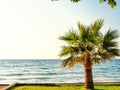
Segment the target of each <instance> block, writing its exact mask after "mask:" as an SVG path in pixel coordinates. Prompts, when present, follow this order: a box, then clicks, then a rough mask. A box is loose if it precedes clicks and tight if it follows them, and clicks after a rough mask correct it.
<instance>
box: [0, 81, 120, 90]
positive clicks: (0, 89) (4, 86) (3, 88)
mask: <svg viewBox="0 0 120 90" xmlns="http://www.w3.org/2000/svg"><path fill="white" fill-rule="evenodd" d="M16 85H18V86H19V85H21V86H24V85H41V86H61V85H73V86H82V85H84V83H12V84H0V90H7V89H9V88H12V87H14V86H16ZM94 85H95V86H120V82H94Z"/></svg>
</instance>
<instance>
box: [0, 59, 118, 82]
mask: <svg viewBox="0 0 120 90" xmlns="http://www.w3.org/2000/svg"><path fill="white" fill-rule="evenodd" d="M61 61H62V60H33V59H32V60H0V83H1V84H3V83H5V84H6V83H14V82H19V83H56V82H60V83H62V82H66V83H70V82H72V83H79V82H84V68H83V66H78V65H76V66H75V68H74V69H68V68H64V69H63V68H61V67H60V64H61ZM93 76H94V82H106V81H107V82H108V81H112V82H120V59H119V60H118V59H117V60H113V61H112V62H105V63H101V64H100V65H94V67H93Z"/></svg>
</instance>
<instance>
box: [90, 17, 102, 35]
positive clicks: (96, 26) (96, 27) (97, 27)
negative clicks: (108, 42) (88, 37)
mask: <svg viewBox="0 0 120 90" xmlns="http://www.w3.org/2000/svg"><path fill="white" fill-rule="evenodd" d="M103 22H104V20H103V19H98V20H96V21H95V22H94V23H93V24H91V25H90V32H91V34H92V35H96V34H98V32H99V30H100V29H101V28H102V26H103Z"/></svg>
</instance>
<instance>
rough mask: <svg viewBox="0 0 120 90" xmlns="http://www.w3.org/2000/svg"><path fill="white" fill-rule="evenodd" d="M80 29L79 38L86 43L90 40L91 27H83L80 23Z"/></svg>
mask: <svg viewBox="0 0 120 90" xmlns="http://www.w3.org/2000/svg"><path fill="white" fill-rule="evenodd" d="M78 29H79V37H80V39H81V40H82V41H85V40H86V39H88V38H89V27H88V26H85V25H82V24H81V23H80V22H78Z"/></svg>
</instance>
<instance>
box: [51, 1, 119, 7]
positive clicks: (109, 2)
mask: <svg viewBox="0 0 120 90" xmlns="http://www.w3.org/2000/svg"><path fill="white" fill-rule="evenodd" d="M52 1H59V0H52ZM70 1H71V2H73V3H77V2H79V1H81V0H70ZM99 2H100V3H104V2H107V3H108V4H109V5H110V6H111V8H114V7H115V6H116V5H117V3H116V1H115V0H99Z"/></svg>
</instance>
